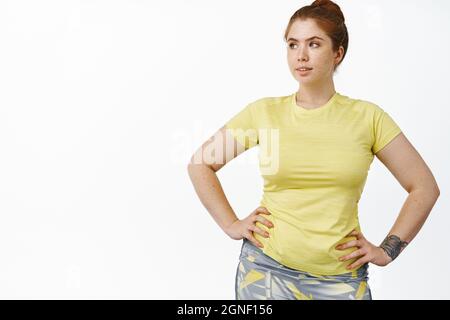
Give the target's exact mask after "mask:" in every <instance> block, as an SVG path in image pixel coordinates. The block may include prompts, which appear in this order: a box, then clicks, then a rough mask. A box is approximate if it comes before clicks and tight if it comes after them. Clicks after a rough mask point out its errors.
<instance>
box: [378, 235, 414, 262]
mask: <svg viewBox="0 0 450 320" xmlns="http://www.w3.org/2000/svg"><path fill="white" fill-rule="evenodd" d="M407 245H408V242H406V241H402V240H400V238H399V237H397V236H396V235H390V236H387V237H386V238H385V239H384V240H383V242H382V243H381V245H380V248H382V249H383V250H384V251H386V253H387V254H388V256H389V257H391V259H392V261H394V259H395V258H397V256H398V255H399V254H400V252H402V250H403V249H404V248H405V247H406V246H407Z"/></svg>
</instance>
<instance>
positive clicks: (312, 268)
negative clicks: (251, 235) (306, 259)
mask: <svg viewBox="0 0 450 320" xmlns="http://www.w3.org/2000/svg"><path fill="white" fill-rule="evenodd" d="M261 250H262V251H263V253H264V254H266V255H268V256H269V257H271V258H272V259H274V260H275V261H277V262H278V263H280V264H282V265H284V266H286V267H288V268H291V269H294V270H297V271H303V272H307V273H311V274H316V275H319V276H336V275H341V274H345V273H352V272H355V271H357V270H359V269H360V268H362V267H363V265H360V266H359V267H358V268H356V269H350V270H349V269H341V268H340V269H333V271H330V270H324V269H320V268H316V267H315V266H311V265H308V264H302V263H298V264H296V265H291V264H286V262H284V261H282V259H281V257H280V256H279V255H278V254H276V252H275V251H273V250H272V248H271V247H270V246H267V245H265V246H264V247H263V248H262V249H261Z"/></svg>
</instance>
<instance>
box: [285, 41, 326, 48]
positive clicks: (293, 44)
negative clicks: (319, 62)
mask: <svg viewBox="0 0 450 320" xmlns="http://www.w3.org/2000/svg"><path fill="white" fill-rule="evenodd" d="M310 44H315V45H316V46H317V47H320V45H319V44H318V43H317V42H311V43H310ZM296 45H297V44H295V43H291V44H290V45H289V48H291V49H295V48H293V47H292V46H296ZM317 47H316V48H317Z"/></svg>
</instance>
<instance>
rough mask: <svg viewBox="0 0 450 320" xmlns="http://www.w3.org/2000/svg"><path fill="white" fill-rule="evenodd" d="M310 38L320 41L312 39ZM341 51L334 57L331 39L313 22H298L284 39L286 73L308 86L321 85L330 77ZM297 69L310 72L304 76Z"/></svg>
mask: <svg viewBox="0 0 450 320" xmlns="http://www.w3.org/2000/svg"><path fill="white" fill-rule="evenodd" d="M312 37H319V38H320V39H319V38H313V39H309V38H312ZM343 52H344V48H343V47H342V46H341V47H340V48H339V51H338V52H337V53H333V50H332V42H331V38H330V37H328V36H327V35H326V34H325V33H324V32H323V31H322V30H321V29H320V28H319V26H318V25H317V24H316V22H315V21H314V20H313V19H306V20H299V19H297V20H296V21H294V23H293V24H292V26H291V28H290V30H289V33H288V36H287V58H288V65H289V70H290V71H291V73H292V75H293V76H294V78H295V79H296V80H297V81H298V82H300V83H302V84H307V85H319V86H320V85H321V84H322V83H326V82H327V81H330V80H331V78H332V77H333V72H334V66H335V65H336V64H337V63H338V62H339V61H340V59H341V55H342V54H343ZM300 66H306V67H309V68H312V70H310V71H307V72H301V71H299V70H297V69H298V68H300Z"/></svg>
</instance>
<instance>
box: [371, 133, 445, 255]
mask: <svg viewBox="0 0 450 320" xmlns="http://www.w3.org/2000/svg"><path fill="white" fill-rule="evenodd" d="M376 156H377V157H378V159H379V160H380V161H381V162H382V163H383V164H384V165H385V166H386V167H387V168H388V169H389V171H390V172H391V173H392V174H393V175H394V176H395V178H396V179H397V180H398V181H399V183H400V184H401V185H402V187H403V188H404V189H405V190H406V191H407V192H408V193H409V195H408V197H407V198H406V200H405V203H404V204H403V206H402V208H401V210H400V213H399V215H398V217H397V219H396V221H395V223H394V225H393V226H392V228H391V230H390V231H389V233H388V235H387V236H386V238H385V239H384V241H383V242H382V244H381V245H380V247H381V248H383V249H384V250H385V251H386V253H387V254H388V255H389V256H390V257H391V259H392V260H394V259H395V258H396V257H397V256H398V255H399V254H400V252H401V251H403V249H404V248H405V247H406V246H407V245H408V244H409V243H410V242H411V241H412V240H413V239H414V237H415V236H416V235H417V233H418V232H419V230H420V229H421V228H422V226H423V224H424V223H425V220H426V219H427V217H428V215H429V214H430V212H431V209H432V208H433V206H434V204H435V203H436V201H437V198H438V197H439V194H440V191H439V187H438V185H437V183H436V180H435V179H434V176H433V174H432V173H431V170H430V169H429V168H428V166H427V165H426V163H425V161H424V160H423V159H422V157H421V156H420V154H419V153H418V152H417V151H416V149H415V148H414V147H413V146H412V144H411V143H410V142H409V141H408V139H407V138H406V137H405V135H404V134H403V133H400V134H399V135H398V136H397V137H395V138H394V139H393V140H392V141H391V142H390V143H389V144H388V145H387V146H386V147H384V148H383V149H382V150H380V151H379V152H377V153H376Z"/></svg>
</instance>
